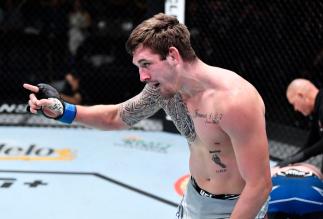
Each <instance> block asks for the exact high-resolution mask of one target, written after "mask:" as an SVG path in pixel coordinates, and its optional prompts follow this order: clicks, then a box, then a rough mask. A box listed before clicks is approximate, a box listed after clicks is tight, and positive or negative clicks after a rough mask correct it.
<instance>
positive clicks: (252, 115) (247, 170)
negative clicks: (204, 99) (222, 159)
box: [221, 97, 270, 182]
mask: <svg viewBox="0 0 323 219" xmlns="http://www.w3.org/2000/svg"><path fill="white" fill-rule="evenodd" d="M255 102H257V101H256V98H252V97H247V98H239V99H236V100H234V102H232V103H230V105H229V107H228V109H227V110H226V114H225V115H224V116H223V119H222V121H221V127H222V128H223V130H224V131H225V132H226V133H227V134H228V135H229V137H230V139H231V142H232V145H233V149H234V153H235V156H236V160H237V163H238V168H239V171H240V173H241V176H242V177H243V178H244V180H245V181H252V182H256V181H258V180H259V177H260V178H261V177H262V176H264V175H265V176H266V177H267V179H268V177H270V171H269V154H268V140H267V134H266V126H265V116H264V108H263V106H262V105H261V104H259V105H257V104H256V103H255Z"/></svg>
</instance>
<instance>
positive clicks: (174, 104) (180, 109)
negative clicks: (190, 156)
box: [161, 94, 196, 143]
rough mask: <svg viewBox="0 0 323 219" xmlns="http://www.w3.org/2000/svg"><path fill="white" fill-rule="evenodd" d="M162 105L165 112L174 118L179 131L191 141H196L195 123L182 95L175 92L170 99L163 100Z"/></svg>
mask: <svg viewBox="0 0 323 219" xmlns="http://www.w3.org/2000/svg"><path fill="white" fill-rule="evenodd" d="M161 105H162V107H163V109H164V110H165V112H166V113H167V114H168V115H169V116H170V117H171V118H172V120H173V122H174V124H175V126H176V128H177V129H178V131H179V132H180V133H181V134H182V135H183V136H185V137H186V139H187V141H188V142H189V143H190V142H191V143H192V142H194V141H195V139H196V132H195V128H194V123H193V120H192V118H191V116H190V115H189V112H188V109H187V106H186V104H185V103H184V101H183V99H182V97H181V95H180V94H175V95H174V97H172V98H170V99H167V100H162V101H161Z"/></svg>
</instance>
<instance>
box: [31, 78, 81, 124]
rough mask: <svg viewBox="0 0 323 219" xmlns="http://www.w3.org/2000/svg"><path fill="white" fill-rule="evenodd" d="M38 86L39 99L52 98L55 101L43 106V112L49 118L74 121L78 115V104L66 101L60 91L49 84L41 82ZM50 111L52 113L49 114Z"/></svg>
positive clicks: (67, 121)
mask: <svg viewBox="0 0 323 219" xmlns="http://www.w3.org/2000/svg"><path fill="white" fill-rule="evenodd" d="M37 87H38V88H39V92H38V93H36V94H35V95H36V97H37V99H39V100H40V99H51V100H52V101H53V103H52V104H50V105H48V106H44V107H42V109H41V112H42V114H43V115H44V116H46V117H47V118H51V119H56V120H58V121H61V122H64V123H69V124H70V123H72V122H73V120H74V119H75V116H76V106H75V105H74V104H70V103H66V102H64V101H63V100H62V98H61V97H60V95H59V93H58V91H57V90H56V89H55V88H54V87H52V86H50V85H49V84H44V83H41V84H38V85H37ZM49 113H51V114H52V115H49ZM53 115H56V116H53Z"/></svg>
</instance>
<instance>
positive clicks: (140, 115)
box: [119, 85, 160, 126]
mask: <svg viewBox="0 0 323 219" xmlns="http://www.w3.org/2000/svg"><path fill="white" fill-rule="evenodd" d="M159 98H160V95H159V92H158V91H157V90H156V89H154V88H153V87H150V86H149V85H146V86H145V88H144V89H143V90H142V91H141V93H139V94H138V95H137V96H135V97H133V98H131V99H129V100H127V101H125V102H123V103H121V104H120V108H119V115H120V118H121V119H122V121H123V122H124V123H126V124H127V125H128V126H132V125H134V124H135V123H137V122H139V121H140V120H142V119H145V118H148V117H150V116H152V115H153V114H154V113H156V112H157V111H158V110H159V109H160V106H159V103H158V101H159Z"/></svg>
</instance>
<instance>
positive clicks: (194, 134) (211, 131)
mask: <svg viewBox="0 0 323 219" xmlns="http://www.w3.org/2000/svg"><path fill="white" fill-rule="evenodd" d="M174 98H175V99H174V100H173V101H170V102H168V104H166V107H164V110H165V111H166V113H167V114H168V115H169V116H170V117H171V118H172V120H173V122H174V124H175V126H176V127H177V129H178V130H179V132H180V133H181V134H182V135H184V136H185V137H186V138H187V139H188V141H189V142H191V143H193V142H194V141H196V140H199V141H202V142H204V143H205V144H207V145H212V144H217V143H220V142H223V141H225V140H226V138H227V136H226V134H225V133H224V131H223V130H222V129H221V127H220V122H221V120H222V119H223V117H224V116H225V115H224V112H223V111H221V110H220V109H218V108H214V107H212V106H211V104H210V103H207V102H206V103H205V101H195V102H190V101H184V100H183V99H182V98H181V96H177V97H176V96H175V97H174Z"/></svg>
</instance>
